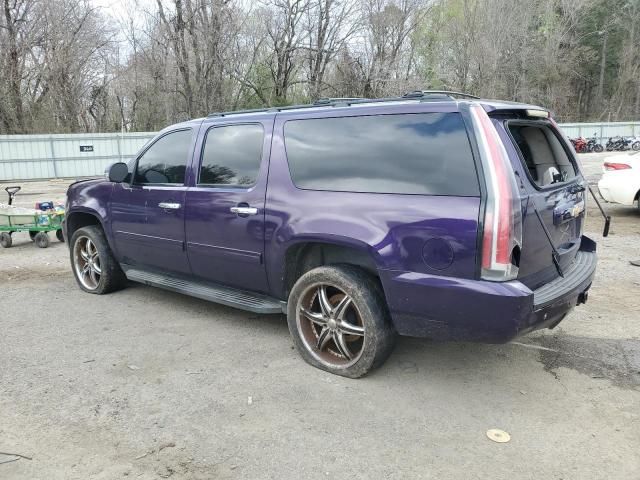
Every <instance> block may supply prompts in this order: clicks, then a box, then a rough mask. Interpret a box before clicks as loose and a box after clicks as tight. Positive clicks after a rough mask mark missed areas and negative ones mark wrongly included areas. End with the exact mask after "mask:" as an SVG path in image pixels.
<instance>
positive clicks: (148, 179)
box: [135, 130, 191, 185]
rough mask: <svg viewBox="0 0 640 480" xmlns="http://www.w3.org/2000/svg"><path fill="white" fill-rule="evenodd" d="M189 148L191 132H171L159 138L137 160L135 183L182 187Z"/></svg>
mask: <svg viewBox="0 0 640 480" xmlns="http://www.w3.org/2000/svg"><path fill="white" fill-rule="evenodd" d="M190 147H191V130H180V131H177V132H172V133H169V134H167V135H165V136H164V137H162V138H160V139H159V140H158V141H157V142H156V143H154V144H153V145H151V147H149V150H147V151H146V152H145V153H144V154H143V155H142V157H140V159H139V160H138V168H137V169H136V176H135V183H138V184H145V185H148V184H162V183H177V184H180V185H182V184H183V183H184V172H185V170H186V167H187V160H188V156H189V148H190Z"/></svg>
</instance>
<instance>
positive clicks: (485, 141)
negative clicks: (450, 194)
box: [471, 105, 522, 281]
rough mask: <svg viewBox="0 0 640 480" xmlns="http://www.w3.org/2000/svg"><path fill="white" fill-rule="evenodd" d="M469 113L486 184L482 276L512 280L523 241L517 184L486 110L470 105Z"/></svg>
mask: <svg viewBox="0 0 640 480" xmlns="http://www.w3.org/2000/svg"><path fill="white" fill-rule="evenodd" d="M471 116H472V118H473V122H474V126H475V131H476V134H477V137H478V148H479V150H480V159H481V162H482V168H483V170H484V173H485V178H486V186H487V201H486V207H485V213H484V230H483V234H482V259H481V277H482V278H483V279H484V280H492V281H505V280H512V279H514V278H516V277H517V276H518V265H517V263H518V259H519V253H520V245H521V244H522V212H521V210H520V197H519V195H518V186H517V184H516V180H515V176H514V172H513V167H512V166H511V162H510V161H509V157H508V156H507V152H506V150H505V148H504V145H503V144H502V141H501V140H500V137H499V136H498V132H497V131H496V128H495V127H494V125H493V123H491V119H490V118H489V116H488V115H487V112H485V111H484V109H483V108H482V107H481V106H480V105H472V106H471Z"/></svg>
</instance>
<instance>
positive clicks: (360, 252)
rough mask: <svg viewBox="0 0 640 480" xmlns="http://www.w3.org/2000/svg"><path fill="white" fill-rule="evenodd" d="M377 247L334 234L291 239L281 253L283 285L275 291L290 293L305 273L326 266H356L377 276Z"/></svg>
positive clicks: (280, 277)
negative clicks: (316, 237)
mask: <svg viewBox="0 0 640 480" xmlns="http://www.w3.org/2000/svg"><path fill="white" fill-rule="evenodd" d="M376 256H377V254H376V252H375V250H374V249H373V248H372V247H371V246H369V245H367V244H366V243H364V242H361V241H358V240H354V239H349V238H343V237H333V238H331V239H314V238H300V239H297V240H296V241H294V242H291V243H290V244H289V245H288V246H287V247H286V249H285V251H284V254H283V256H282V262H281V265H282V271H281V275H280V276H279V280H280V285H279V286H278V287H277V288H276V292H277V293H279V294H280V296H281V298H283V299H286V298H287V297H288V296H289V292H290V291H291V288H292V287H293V285H294V284H295V282H296V281H297V280H298V279H299V278H300V277H301V276H302V275H304V274H305V273H306V272H308V271H309V270H312V269H314V268H316V267H320V266H323V265H337V264H347V265H354V266H357V267H360V268H362V269H363V270H365V271H367V272H368V273H370V274H371V275H372V276H374V277H376V278H377V277H378V262H377V261H376Z"/></svg>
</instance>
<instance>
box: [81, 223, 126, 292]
mask: <svg viewBox="0 0 640 480" xmlns="http://www.w3.org/2000/svg"><path fill="white" fill-rule="evenodd" d="M87 239H89V240H90V241H91V242H92V244H93V245H94V246H95V248H96V251H97V258H98V260H99V268H100V274H99V279H98V281H97V282H96V285H95V288H90V286H88V285H86V284H85V283H86V282H85V283H83V280H81V278H80V276H79V275H80V273H79V266H80V265H79V264H78V265H77V264H76V252H77V251H78V248H79V247H80V246H81V245H79V244H78V242H86V240H87ZM69 255H70V260H71V270H72V271H73V276H74V277H75V279H76V282H78V286H79V287H80V288H81V289H82V290H84V291H85V292H87V293H95V294H97V295H104V294H106V293H111V292H114V291H116V290H120V289H121V288H124V287H125V286H126V284H127V278H126V276H125V274H124V272H123V271H122V269H121V268H120V264H119V263H118V262H117V261H116V259H115V257H114V256H113V253H112V252H111V248H110V247H109V243H108V242H107V239H106V237H105V236H104V232H103V231H102V228H100V227H98V226H95V225H90V226H87V227H82V228H79V229H78V230H76V231H75V232H74V233H73V235H72V236H71V242H70V248H69ZM78 255H79V253H78ZM78 258H82V257H81V256H79V257H78Z"/></svg>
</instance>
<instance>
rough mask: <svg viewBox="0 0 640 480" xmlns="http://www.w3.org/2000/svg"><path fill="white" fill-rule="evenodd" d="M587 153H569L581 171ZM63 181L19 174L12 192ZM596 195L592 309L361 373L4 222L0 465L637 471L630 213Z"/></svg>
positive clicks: (125, 472)
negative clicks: (82, 260) (607, 225)
mask: <svg viewBox="0 0 640 480" xmlns="http://www.w3.org/2000/svg"><path fill="white" fill-rule="evenodd" d="M601 161H602V156H598V155H589V156H584V158H583V162H584V164H585V168H586V171H587V173H588V177H589V179H590V180H591V181H596V180H597V178H598V176H599V171H600V165H601ZM65 184H66V183H65V182H61V181H56V182H36V183H26V184H25V183H23V185H24V193H25V195H23V196H22V197H21V199H20V203H22V204H24V205H32V204H33V203H34V202H35V201H37V200H50V199H58V198H60V199H61V198H62V192H63V191H64V188H65ZM2 187H3V188H4V185H3V186H2ZM0 201H3V200H1V199H0ZM591 203H593V202H591ZM608 208H609V210H610V211H611V213H612V214H613V215H614V223H613V227H612V233H611V236H610V237H609V238H607V239H602V238H601V237H600V232H601V229H602V222H601V219H600V218H599V216H598V215H596V211H595V209H594V208H593V205H591V207H590V209H589V212H588V213H589V217H588V223H587V233H588V234H589V235H590V236H592V237H593V238H594V239H596V240H598V241H599V252H600V263H599V270H598V275H597V279H596V282H595V283H594V285H593V288H592V290H591V295H590V298H589V302H588V303H587V305H586V306H582V307H580V308H578V309H576V310H575V311H574V313H573V314H572V315H571V316H570V317H569V318H568V319H566V320H565V321H564V322H563V323H562V324H561V325H560V326H559V327H557V328H556V329H555V330H553V331H542V332H536V333H534V334H531V335H529V336H526V337H523V338H521V339H519V340H518V341H517V342H514V343H511V344H508V345H499V346H495V345H477V344H467V343H455V344H436V343H433V342H430V341H427V340H421V339H411V338H404V339H401V340H400V341H399V342H398V345H397V348H396V350H395V353H394V354H393V355H392V357H391V358H390V359H389V361H388V362H387V363H386V364H385V365H384V366H383V368H381V369H380V370H378V371H377V372H376V373H375V374H373V375H371V376H369V377H367V378H365V379H361V380H357V381H354V380H348V379H344V378H340V377H335V376H332V375H329V374H325V373H323V372H321V371H319V370H316V369H313V368H311V367H309V366H307V365H306V364H305V363H303V362H302V360H301V359H300V358H298V355H297V354H296V352H295V351H294V350H293V345H292V342H291V340H290V338H289V335H288V331H287V326H286V323H285V320H284V318H283V317H281V316H272V317H258V316H255V315H252V314H247V313H245V312H241V311H237V310H234V309H231V308H226V307H222V306H217V305H214V304H210V303H207V302H204V301H201V300H198V299H194V298H189V297H185V296H181V295H178V294H174V293H168V292H165V291H161V290H157V289H153V288H149V287H144V286H139V285H137V286H136V285H132V286H131V287H130V288H128V289H126V290H123V291H121V292H118V293H115V294H112V295H108V296H102V297H100V296H94V295H88V294H84V293H81V292H80V290H79V289H78V288H77V287H76V285H75V282H74V279H73V277H72V274H71V272H70V269H69V266H68V252H67V248H66V246H65V245H63V244H60V243H58V242H57V241H52V245H51V247H50V248H49V249H46V250H41V249H38V248H36V247H35V246H34V245H32V244H31V242H30V241H29V239H28V236H27V235H26V234H20V235H18V234H16V235H15V241H14V247H13V248H11V249H7V250H0V279H1V280H0V281H1V282H2V283H1V290H0V292H1V293H0V314H1V316H0V368H1V370H0V452H11V453H18V454H21V455H24V456H25V457H30V459H27V458H19V457H14V456H7V455H3V454H0V478H1V479H3V480H9V479H47V480H53V479H88V478H91V479H115V478H136V479H137V478H141V479H157V478H172V479H227V478H234V479H235V478H237V479H289V478H291V479H300V478H310V479H316V478H365V479H382V478H385V479H409V478H433V479H444V478H465V479H467V478H469V479H472V478H473V479H486V478H492V479H534V478H535V479H540V478H547V479H565V480H567V479H580V480H585V479H598V480H601V479H605V478H606V479H625V480H627V479H638V478H640V453H639V452H640V295H639V292H640V268H638V267H633V266H631V265H630V264H629V260H631V259H640V248H638V245H639V239H640V214H638V213H637V211H636V210H635V209H632V208H623V207H616V206H608ZM490 428H501V429H504V430H506V431H508V432H509V433H510V434H511V441H510V442H509V443H505V444H498V443H493V442H491V441H490V440H488V439H487V437H486V436H485V432H486V431H487V429H490ZM16 458H19V459H18V460H16V461H13V462H10V463H2V462H6V461H9V460H12V459H16Z"/></svg>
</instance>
